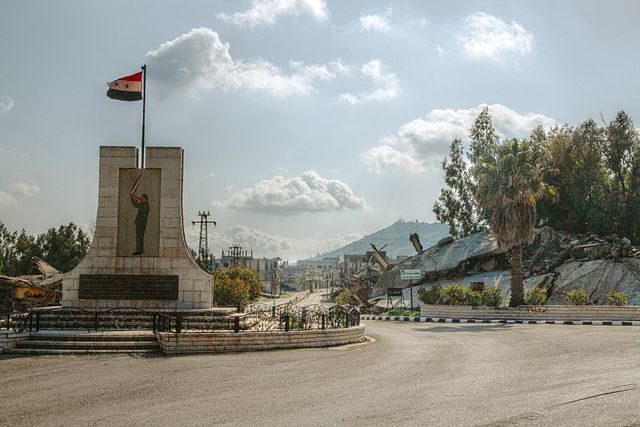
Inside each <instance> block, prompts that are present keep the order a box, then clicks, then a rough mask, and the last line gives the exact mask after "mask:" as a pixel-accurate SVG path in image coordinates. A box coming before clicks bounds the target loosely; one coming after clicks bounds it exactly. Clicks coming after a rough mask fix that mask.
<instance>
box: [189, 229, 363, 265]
mask: <svg viewBox="0 0 640 427" xmlns="http://www.w3.org/2000/svg"><path fill="white" fill-rule="evenodd" d="M364 234H365V233H363V232H361V231H356V230H347V231H344V232H343V233H340V234H336V235H332V236H327V235H316V236H312V237H308V238H304V239H296V238H291V237H284V236H280V235H277V234H269V233H266V232H264V231H262V230H258V229H255V228H251V227H247V226H244V225H236V226H233V227H229V228H227V229H225V230H219V229H217V228H216V229H213V230H209V237H210V249H211V251H212V252H213V254H214V255H215V256H216V257H220V252H221V251H222V250H225V251H226V250H228V249H229V247H230V246H231V245H234V244H239V245H240V246H242V248H243V249H244V250H247V251H253V256H254V257H276V256H279V257H281V258H282V259H288V260H291V261H293V260H299V259H305V258H310V257H312V256H314V255H316V254H318V253H323V252H328V251H331V250H334V249H337V248H340V247H342V246H344V245H347V244H349V243H351V242H354V241H356V240H358V239H360V238H362V237H363V236H364ZM187 241H188V242H189V245H190V246H191V247H192V248H197V247H198V230H197V228H195V227H187Z"/></svg>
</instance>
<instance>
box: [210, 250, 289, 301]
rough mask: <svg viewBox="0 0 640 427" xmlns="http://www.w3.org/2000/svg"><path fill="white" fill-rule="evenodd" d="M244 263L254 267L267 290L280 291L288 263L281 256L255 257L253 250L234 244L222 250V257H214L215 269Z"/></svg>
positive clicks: (243, 264)
mask: <svg viewBox="0 0 640 427" xmlns="http://www.w3.org/2000/svg"><path fill="white" fill-rule="evenodd" d="M234 265H242V266H244V267H249V268H253V269H254V270H256V273H258V278H259V279H260V282H261V283H262V286H264V289H265V292H268V293H279V292H280V281H281V279H282V277H281V276H282V270H283V267H285V266H286V265H287V262H286V261H282V259H281V258H279V257H276V258H254V257H253V251H246V250H245V251H243V250H242V247H240V246H238V245H234V246H232V247H231V248H229V250H228V251H222V253H221V256H220V258H218V259H215V258H214V259H213V265H212V268H213V270H219V269H222V268H228V267H232V266H234Z"/></svg>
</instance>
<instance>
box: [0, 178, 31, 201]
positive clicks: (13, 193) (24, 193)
mask: <svg viewBox="0 0 640 427" xmlns="http://www.w3.org/2000/svg"><path fill="white" fill-rule="evenodd" d="M39 192H40V187H38V186H37V185H36V184H30V183H27V182H14V183H13V184H11V185H9V187H8V189H7V190H6V191H0V206H11V205H15V204H16V203H18V201H20V200H21V199H23V198H27V197H33V196H35V195H36V194H38V193H39Z"/></svg>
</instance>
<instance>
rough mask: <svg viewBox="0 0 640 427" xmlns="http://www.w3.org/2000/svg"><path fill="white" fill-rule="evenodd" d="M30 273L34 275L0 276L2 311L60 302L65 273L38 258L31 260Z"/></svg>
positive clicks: (0, 304) (0, 309)
mask: <svg viewBox="0 0 640 427" xmlns="http://www.w3.org/2000/svg"><path fill="white" fill-rule="evenodd" d="M29 272H30V273H33V274H29V275H25V276H18V277H10V276H3V275H0V311H5V312H6V311H11V310H14V309H18V308H20V307H34V306H48V305H56V304H58V303H59V302H60V296H61V295H62V276H63V273H61V272H60V271H58V270H56V269H55V268H54V267H52V266H51V265H49V264H47V263H46V262H45V261H43V260H42V259H40V258H38V257H33V258H32V259H31V265H30V267H29Z"/></svg>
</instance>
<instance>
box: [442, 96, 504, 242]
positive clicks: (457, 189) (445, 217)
mask: <svg viewBox="0 0 640 427" xmlns="http://www.w3.org/2000/svg"><path fill="white" fill-rule="evenodd" d="M469 140H470V142H469V150H468V151H467V158H468V160H469V162H470V166H471V167H473V165H474V164H475V163H476V161H477V160H478V159H479V158H480V156H482V154H483V153H484V152H485V151H487V150H489V149H491V148H492V147H493V146H495V145H496V144H497V142H498V136H497V134H496V130H495V128H494V127H493V123H492V121H491V114H490V113H489V108H488V107H484V108H483V109H482V111H481V112H480V114H479V115H478V117H477V118H476V120H475V121H474V123H473V126H472V127H471V129H470V130H469ZM442 169H443V170H444V181H445V184H446V185H447V187H446V188H443V189H442V190H441V191H440V197H439V198H438V200H437V201H436V202H435V203H434V205H433V213H434V214H435V215H436V219H437V220H438V221H440V222H443V223H446V224H449V234H451V236H452V237H454V238H460V237H465V236H468V235H469V234H472V233H476V232H478V231H482V230H483V229H484V228H485V224H486V223H487V219H488V217H489V215H490V211H488V210H485V211H483V210H482V209H480V207H479V205H478V203H477V201H476V200H475V196H474V194H475V189H476V183H475V181H474V179H473V177H472V176H470V175H469V164H467V162H465V159H464V153H463V149H462V140H460V139H455V140H454V141H453V142H452V143H451V146H450V147H449V156H448V157H445V159H444V161H443V162H442Z"/></svg>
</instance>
